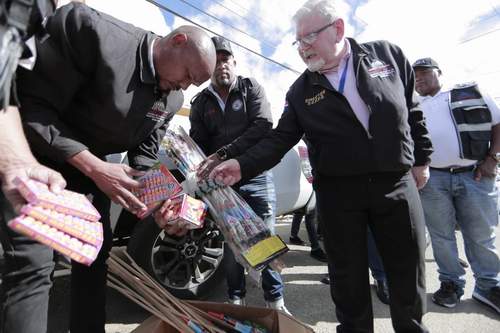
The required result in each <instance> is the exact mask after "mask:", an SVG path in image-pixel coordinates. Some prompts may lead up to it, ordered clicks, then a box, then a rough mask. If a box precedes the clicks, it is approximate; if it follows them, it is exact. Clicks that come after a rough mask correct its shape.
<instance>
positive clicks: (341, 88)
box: [338, 57, 351, 94]
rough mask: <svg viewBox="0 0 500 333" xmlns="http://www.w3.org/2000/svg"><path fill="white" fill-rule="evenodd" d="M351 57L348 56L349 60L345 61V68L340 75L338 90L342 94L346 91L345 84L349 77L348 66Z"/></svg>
mask: <svg viewBox="0 0 500 333" xmlns="http://www.w3.org/2000/svg"><path fill="white" fill-rule="evenodd" d="M349 59H351V57H348V58H347V61H346V62H345V66H344V70H343V71H342V75H341V76H340V81H339V89H338V92H339V93H341V94H343V93H344V86H345V80H346V77H347V67H348V66H349Z"/></svg>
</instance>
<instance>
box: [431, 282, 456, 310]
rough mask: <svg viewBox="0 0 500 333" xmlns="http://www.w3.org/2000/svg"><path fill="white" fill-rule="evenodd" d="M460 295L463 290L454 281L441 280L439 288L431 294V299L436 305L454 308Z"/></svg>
mask: <svg viewBox="0 0 500 333" xmlns="http://www.w3.org/2000/svg"><path fill="white" fill-rule="evenodd" d="M462 295H463V291H462V290H461V289H460V288H458V286H457V285H456V284H455V283H453V282H451V281H443V282H441V288H439V290H438V291H436V292H435V293H434V294H433V295H432V301H433V302H434V303H436V304H437V305H441V306H444V307H447V308H454V307H455V306H456V305H457V303H458V302H460V297H462Z"/></svg>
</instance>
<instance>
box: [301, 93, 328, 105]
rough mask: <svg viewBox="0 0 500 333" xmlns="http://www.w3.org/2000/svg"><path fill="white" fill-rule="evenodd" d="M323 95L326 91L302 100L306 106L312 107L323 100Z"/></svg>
mask: <svg viewBox="0 0 500 333" xmlns="http://www.w3.org/2000/svg"><path fill="white" fill-rule="evenodd" d="M325 93H326V90H324V89H323V90H321V91H320V92H319V93H317V94H316V95H314V96H313V97H311V98H306V99H305V100H304V102H305V103H306V104H307V105H308V106H311V105H314V104H316V103H318V102H319V101H321V100H323V99H325Z"/></svg>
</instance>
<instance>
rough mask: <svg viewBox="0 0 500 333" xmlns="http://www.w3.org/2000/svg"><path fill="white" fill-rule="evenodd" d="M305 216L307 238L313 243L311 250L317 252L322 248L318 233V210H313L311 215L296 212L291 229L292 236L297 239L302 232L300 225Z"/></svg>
mask: <svg viewBox="0 0 500 333" xmlns="http://www.w3.org/2000/svg"><path fill="white" fill-rule="evenodd" d="M304 216H305V224H306V231H307V237H308V238H309V242H310V243H311V250H317V249H319V248H320V245H319V240H318V234H317V232H316V209H313V210H312V211H310V212H309V213H306V214H304V213H302V212H294V213H293V219H292V226H291V229H290V236H292V237H297V235H298V233H299V230H300V223H301V222H302V218H303V217H304Z"/></svg>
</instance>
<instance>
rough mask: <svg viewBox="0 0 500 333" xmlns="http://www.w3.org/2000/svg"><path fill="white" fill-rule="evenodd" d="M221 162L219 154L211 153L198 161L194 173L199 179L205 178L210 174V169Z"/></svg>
mask: <svg viewBox="0 0 500 333" xmlns="http://www.w3.org/2000/svg"><path fill="white" fill-rule="evenodd" d="M221 163H222V160H221V159H220V158H219V156H218V155H217V154H212V155H210V156H208V157H207V158H206V159H205V160H204V161H203V162H201V163H200V165H199V166H198V170H197V171H196V175H197V176H198V178H199V179H205V178H207V177H208V176H209V175H210V173H211V172H212V170H213V169H214V168H215V167H216V166H218V165H219V164H221Z"/></svg>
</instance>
